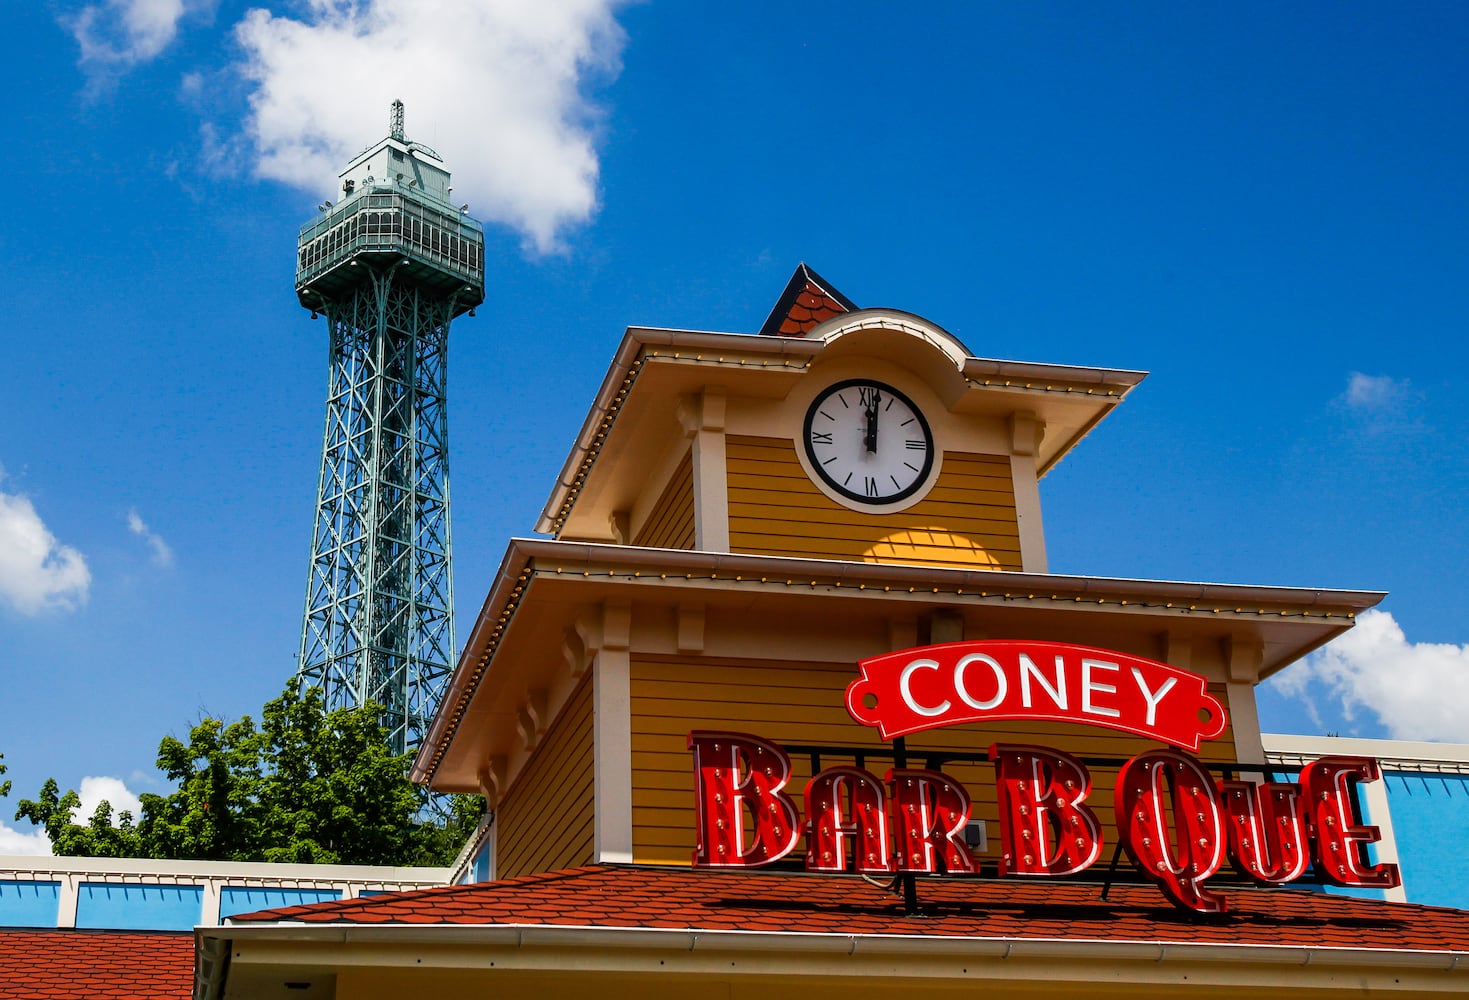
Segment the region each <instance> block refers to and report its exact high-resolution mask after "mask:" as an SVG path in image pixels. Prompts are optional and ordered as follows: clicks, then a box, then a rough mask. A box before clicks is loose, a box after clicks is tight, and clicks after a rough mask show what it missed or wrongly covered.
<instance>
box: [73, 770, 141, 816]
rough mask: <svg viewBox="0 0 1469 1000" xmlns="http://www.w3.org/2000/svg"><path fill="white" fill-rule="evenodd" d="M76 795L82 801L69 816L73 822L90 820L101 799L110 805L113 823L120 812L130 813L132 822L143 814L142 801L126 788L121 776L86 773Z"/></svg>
mask: <svg viewBox="0 0 1469 1000" xmlns="http://www.w3.org/2000/svg"><path fill="white" fill-rule="evenodd" d="M77 797H78V798H80V799H81V800H82V802H81V805H79V806H77V807H76V809H75V810H73V811H72V814H71V818H72V821H73V822H75V823H83V824H85V823H86V822H87V821H88V820H90V819H91V818H92V813H94V812H96V811H97V805H98V803H100V802H101V801H102V800H103V799H106V800H107V803H108V805H110V806H112V822H113V825H116V824H117V817H118V815H119V814H120V813H123V812H130V813H132V814H133V821H134V822H137V820H138V818H139V817H140V816H142V814H143V803H142V802H141V801H139V799H138V797H137V796H136V795H134V794H133V793H132V792H131V791H129V790H128V786H127V785H125V784H123V782H122V779H121V778H109V777H106V776H102V777H96V776H93V775H88V776H87V777H85V778H83V779H82V785H81V787H80V788H78V789H77Z"/></svg>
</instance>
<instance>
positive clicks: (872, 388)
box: [803, 379, 933, 504]
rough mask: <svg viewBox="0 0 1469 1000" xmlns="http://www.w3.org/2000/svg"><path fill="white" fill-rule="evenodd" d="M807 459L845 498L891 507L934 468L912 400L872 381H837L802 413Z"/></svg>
mask: <svg viewBox="0 0 1469 1000" xmlns="http://www.w3.org/2000/svg"><path fill="white" fill-rule="evenodd" d="M803 434H804V437H805V445H806V457H807V459H809V460H810V462H811V468H812V469H814V470H815V471H816V474H817V475H819V476H820V477H821V478H822V479H823V480H825V482H826V484H827V486H829V487H831V488H832V489H833V490H836V492H837V493H839V494H840V495H842V496H844V497H846V498H847V499H849V500H855V501H857V502H858V503H866V504H890V503H895V502H897V501H899V500H903V499H906V498H907V497H910V496H912V495H913V494H914V493H915V492H916V491H917V490H918V488H919V487H920V486H922V485H923V483H924V481H925V480H927V479H928V473H929V471H930V470H931V469H932V468H933V433H932V432H931V431H930V430H929V428H928V421H927V420H924V419H923V414H922V413H920V412H919V410H918V407H916V406H914V405H913V401H912V400H910V399H909V398H908V397H907V396H905V395H903V394H902V393H901V392H899V391H898V390H897V389H894V388H893V387H892V386H890V385H887V384H885V383H883V382H874V381H872V380H871V379H849V380H847V381H845V382H838V383H836V384H835V385H833V386H831V387H830V388H828V389H826V390H825V391H824V392H822V393H821V394H820V395H818V396H817V397H816V399H815V401H813V402H812V404H811V408H810V409H809V410H807V411H806V423H805V427H804V428H803Z"/></svg>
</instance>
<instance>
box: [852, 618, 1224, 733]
mask: <svg viewBox="0 0 1469 1000" xmlns="http://www.w3.org/2000/svg"><path fill="white" fill-rule="evenodd" d="M857 666H858V667H859V668H860V670H861V671H862V676H861V677H859V678H858V679H857V680H855V681H853V682H852V683H851V684H850V685H848V687H847V712H848V714H850V715H851V716H852V718H853V719H855V720H856V721H858V722H860V723H862V724H863V725H866V726H876V727H877V730H878V733H879V734H880V735H881V736H882V738H883V739H885V740H890V739H894V738H895V737H898V736H906V735H907V734H909V733H917V732H922V731H923V730H925V729H934V728H937V727H939V726H954V725H959V724H961V723H966V722H987V721H990V720H1016V721H1026V720H1044V721H1056V722H1077V723H1080V724H1082V725H1087V726H1101V727H1103V728H1105V729H1115V730H1118V731H1120V732H1124V733H1135V734H1136V735H1138V736H1146V737H1148V738H1149V739H1155V740H1159V741H1161V742H1163V743H1168V744H1171V745H1173V746H1176V747H1181V748H1183V749H1185V750H1197V749H1198V748H1199V741H1200V740H1211V739H1214V738H1215V737H1217V736H1219V735H1220V734H1221V733H1223V732H1224V727H1225V724H1226V722H1227V721H1228V717H1227V716H1226V714H1225V712H1224V706H1223V705H1222V704H1220V702H1219V699H1218V698H1215V697H1214V696H1213V695H1211V694H1210V693H1209V687H1208V682H1207V681H1205V679H1204V678H1203V677H1201V676H1199V675H1198V674H1195V673H1193V672H1191V671H1188V670H1183V669H1181V668H1179V667H1175V666H1171V665H1169V664H1167V663H1159V662H1158V661H1156V660H1149V659H1145V658H1143V657H1141V656H1131V655H1129V654H1127V653H1119V652H1117V651H1115V650H1110V649H1093V648H1092V647H1090V646H1073V645H1070V644H1069V643H1061V642H1026V641H1018V640H983V641H977V642H949V643H943V644H941V645H937V646H918V647H915V648H913V649H902V650H898V651H897V652H894V653H884V654H883V655H881V656H873V657H870V658H868V659H865V660H862V661H861V662H859V663H858V664H857Z"/></svg>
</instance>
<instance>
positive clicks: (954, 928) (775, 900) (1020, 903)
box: [226, 865, 1469, 952]
mask: <svg viewBox="0 0 1469 1000" xmlns="http://www.w3.org/2000/svg"><path fill="white" fill-rule="evenodd" d="M1218 891H1221V892H1222V893H1223V894H1224V895H1225V897H1226V898H1227V899H1228V902H1229V910H1230V912H1229V913H1227V914H1224V915H1222V916H1219V917H1213V918H1209V919H1199V918H1198V917H1194V916H1191V915H1189V914H1186V913H1184V912H1182V911H1180V910H1178V909H1176V908H1174V907H1173V906H1171V905H1170V904H1168V903H1167V902H1165V901H1164V899H1163V897H1162V896H1161V895H1160V894H1159V893H1158V891H1157V890H1156V889H1154V888H1153V887H1151V886H1138V885H1119V886H1113V887H1112V889H1111V890H1110V892H1109V893H1108V898H1106V899H1103V898H1102V887H1101V886H1100V885H1099V884H1096V883H1065V882H1052V881H1044V880H1037V881H1027V880H1023V879H1000V880H966V879H957V878H945V879H926V880H923V881H921V882H920V883H919V900H920V914H919V915H918V916H907V915H905V914H904V910H903V902H902V899H901V898H899V897H898V896H896V895H894V894H892V893H890V892H888V891H885V890H884V889H882V888H880V887H877V886H874V885H872V884H870V883H868V882H865V881H863V880H861V879H858V878H855V877H841V876H832V875H811V874H805V873H786V872H758V873H750V872H717V871H693V870H690V869H686V868H679V869H674V868H657V867H650V866H643V865H627V866H623V865H589V866H586V867H583V868H572V869H567V870H564V871H559V872H550V873H546V874H541V875H529V876H526V877H524V878H516V879H505V880H502V881H498V882H487V883H480V884H474V885H463V886H444V887H440V888H434V889H424V890H418V891H413V892H402V893H392V894H387V895H382V896H373V897H369V898H365V899H353V900H338V901H331V902H324V903H313V904H308V905H303V906H291V907H283V908H280V909H274V910H262V911H260V912H258V913H251V914H247V915H242V916H237V917H233V918H231V923H232V924H245V923H262V922H292V923H303V924H419V925H423V924H454V925H463V924H474V925H481V926H484V925H497V924H498V925H518V926H526V925H543V926H562V927H603V928H616V927H626V928H662V929H676V930H698V931H722V930H738V931H763V932H767V933H791V934H844V935H850V934H875V935H903V936H918V937H924V938H952V937H966V938H988V939H995V938H1002V939H1015V940H1026V939H1038V940H1054V939H1071V940H1088V941H1106V942H1117V943H1126V942H1147V943H1150V944H1156V943H1160V942H1161V943H1170V942H1172V943H1178V944H1207V943H1217V944H1221V945H1231V946H1237V945H1256V946H1267V947H1268V946H1276V947H1282V948H1343V949H1366V950H1383V951H1395V952H1397V951H1405V950H1417V951H1443V952H1469V912H1466V911H1463V910H1452V909H1445V908H1441V907H1431V906H1420V905H1415V904H1410V903H1385V902H1380V901H1376V900H1366V899H1356V898H1352V897H1347V896H1336V895H1327V894H1324V893H1320V892H1312V891H1308V890H1300V889H1248V888H1235V889H1229V888H1225V889H1220V890H1218ZM226 933H227V929H226Z"/></svg>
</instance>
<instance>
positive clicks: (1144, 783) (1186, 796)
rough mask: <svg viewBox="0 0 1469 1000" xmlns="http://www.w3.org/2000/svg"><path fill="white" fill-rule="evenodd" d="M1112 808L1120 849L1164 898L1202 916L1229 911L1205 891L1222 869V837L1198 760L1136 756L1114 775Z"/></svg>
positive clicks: (1164, 754) (1214, 798) (1169, 753)
mask: <svg viewBox="0 0 1469 1000" xmlns="http://www.w3.org/2000/svg"><path fill="white" fill-rule="evenodd" d="M1115 805H1116V810H1117V834H1118V836H1120V837H1121V838H1122V846H1123V847H1124V848H1126V850H1127V853H1128V856H1129V857H1131V858H1132V860H1133V862H1134V863H1135V864H1136V865H1137V866H1138V867H1139V868H1141V869H1142V871H1143V874H1144V875H1146V876H1147V877H1148V878H1150V879H1152V880H1153V881H1154V882H1157V883H1158V885H1159V886H1160V887H1161V888H1162V889H1163V894H1164V895H1166V896H1167V897H1168V898H1169V899H1170V900H1172V901H1173V902H1174V903H1176V904H1178V905H1179V906H1181V907H1184V908H1185V909H1190V910H1197V911H1198V912H1200V913H1223V912H1224V911H1225V910H1226V909H1227V907H1226V906H1225V903H1224V897H1223V896H1220V895H1218V894H1217V893H1212V892H1210V891H1209V890H1207V889H1205V888H1204V880H1205V879H1206V878H1208V877H1209V876H1210V875H1213V874H1214V873H1215V872H1217V871H1218V870H1219V866H1220V865H1221V864H1223V863H1224V843H1225V840H1226V837H1225V832H1224V816H1223V814H1222V812H1221V810H1220V808H1219V798H1218V795H1217V793H1216V792H1215V790H1214V779H1213V778H1212V777H1210V776H1209V773H1208V772H1207V771H1205V770H1204V768H1203V766H1202V765H1201V764H1200V763H1199V762H1198V761H1197V760H1195V759H1194V758H1192V757H1190V756H1188V755H1187V754H1184V753H1180V752H1178V751H1175V750H1150V751H1149V752H1147V753H1143V754H1138V755H1137V756H1136V757H1134V758H1133V759H1132V760H1130V761H1128V762H1127V763H1126V764H1123V765H1122V770H1120V771H1118V772H1117V796H1116V800H1115ZM1170 808H1171V810H1172V813H1173V822H1172V824H1171V825H1172V826H1173V830H1172V831H1170V830H1169V829H1168V828H1169V826H1170V824H1169V822H1168V811H1169V810H1170ZM1174 839H1177V841H1178V843H1177V845H1176V846H1175V845H1174V843H1173V841H1174Z"/></svg>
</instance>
